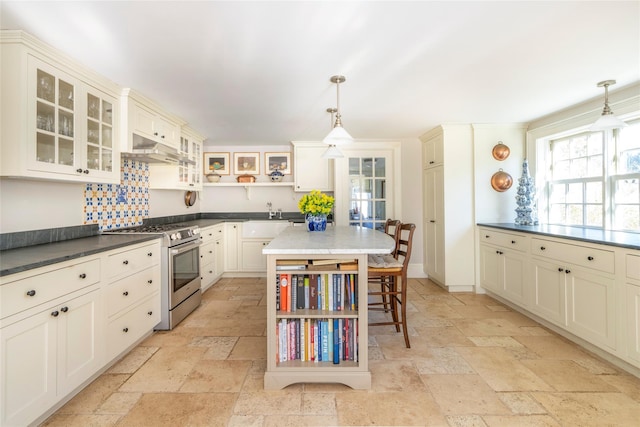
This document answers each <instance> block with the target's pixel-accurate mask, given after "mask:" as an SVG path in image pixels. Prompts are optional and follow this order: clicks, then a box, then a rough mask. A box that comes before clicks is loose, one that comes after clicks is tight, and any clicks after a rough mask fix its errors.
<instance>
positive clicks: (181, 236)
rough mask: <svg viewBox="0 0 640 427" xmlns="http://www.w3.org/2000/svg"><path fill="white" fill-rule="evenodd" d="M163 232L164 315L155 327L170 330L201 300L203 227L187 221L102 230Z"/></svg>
mask: <svg viewBox="0 0 640 427" xmlns="http://www.w3.org/2000/svg"><path fill="white" fill-rule="evenodd" d="M118 233H137V234H158V235H162V236H163V239H162V256H161V268H162V298H161V301H162V307H161V308H162V317H161V321H160V323H159V324H158V325H157V326H156V327H155V329H156V330H170V329H173V328H174V327H175V326H176V325H177V324H178V323H180V322H181V321H182V320H183V319H184V318H185V317H187V316H188V315H189V313H191V312H192V311H193V310H195V309H196V308H198V306H199V305H200V302H201V301H202V292H201V290H200V249H199V246H200V243H201V240H200V229H199V228H198V227H197V226H188V225H185V224H157V225H142V226H139V227H130V228H122V229H115V230H107V231H103V234H118Z"/></svg>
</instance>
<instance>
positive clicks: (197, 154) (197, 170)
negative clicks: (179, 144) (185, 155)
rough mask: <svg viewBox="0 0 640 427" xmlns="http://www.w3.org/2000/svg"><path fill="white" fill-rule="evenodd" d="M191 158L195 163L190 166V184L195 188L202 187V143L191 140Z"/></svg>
mask: <svg viewBox="0 0 640 427" xmlns="http://www.w3.org/2000/svg"><path fill="white" fill-rule="evenodd" d="M191 158H192V160H193V161H194V162H195V163H194V164H193V165H191V169H190V171H191V179H190V181H191V183H192V184H193V185H194V186H196V187H201V186H202V143H201V142H200V141H195V140H191Z"/></svg>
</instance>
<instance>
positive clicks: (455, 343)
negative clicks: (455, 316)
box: [416, 321, 474, 347]
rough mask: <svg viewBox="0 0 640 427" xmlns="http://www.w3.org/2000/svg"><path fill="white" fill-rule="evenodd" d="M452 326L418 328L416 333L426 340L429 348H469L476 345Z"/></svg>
mask: <svg viewBox="0 0 640 427" xmlns="http://www.w3.org/2000/svg"><path fill="white" fill-rule="evenodd" d="M447 322H449V321H447ZM449 323H450V322H449ZM452 325H453V324H450V325H449V326H447V325H445V326H436V327H424V328H416V331H417V332H418V335H419V336H420V339H421V340H424V342H425V343H426V344H427V345H428V346H429V347H469V346H473V345H474V344H473V343H472V342H471V341H470V340H469V339H468V338H467V337H465V336H464V335H462V333H461V332H460V330H458V328H456V327H453V326H452Z"/></svg>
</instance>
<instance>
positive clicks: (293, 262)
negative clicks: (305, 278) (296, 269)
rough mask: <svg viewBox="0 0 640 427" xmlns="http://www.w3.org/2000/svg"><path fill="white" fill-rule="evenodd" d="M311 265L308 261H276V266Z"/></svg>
mask: <svg viewBox="0 0 640 427" xmlns="http://www.w3.org/2000/svg"><path fill="white" fill-rule="evenodd" d="M308 263H309V261H308V260H306V259H279V260H277V261H276V265H307V264H308Z"/></svg>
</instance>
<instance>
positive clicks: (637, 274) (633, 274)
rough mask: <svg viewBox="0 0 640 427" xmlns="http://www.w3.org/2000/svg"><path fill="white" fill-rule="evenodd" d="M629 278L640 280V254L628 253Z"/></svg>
mask: <svg viewBox="0 0 640 427" xmlns="http://www.w3.org/2000/svg"><path fill="white" fill-rule="evenodd" d="M626 262H627V279H633V280H640V255H631V254H627V257H626Z"/></svg>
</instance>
